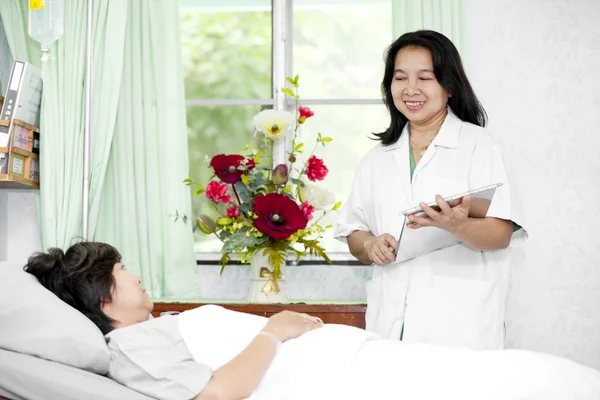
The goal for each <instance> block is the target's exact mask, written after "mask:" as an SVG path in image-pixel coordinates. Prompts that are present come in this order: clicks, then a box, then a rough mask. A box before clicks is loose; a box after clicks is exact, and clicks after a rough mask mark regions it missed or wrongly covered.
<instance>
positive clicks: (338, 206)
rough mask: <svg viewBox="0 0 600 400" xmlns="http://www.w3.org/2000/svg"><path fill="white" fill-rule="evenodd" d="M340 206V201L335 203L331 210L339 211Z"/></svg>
mask: <svg viewBox="0 0 600 400" xmlns="http://www.w3.org/2000/svg"><path fill="white" fill-rule="evenodd" d="M341 206H342V202H341V201H338V202H336V203H335V204H334V205H333V208H332V210H333V211H336V210H339V208H340V207H341Z"/></svg>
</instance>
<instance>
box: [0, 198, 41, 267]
mask: <svg viewBox="0 0 600 400" xmlns="http://www.w3.org/2000/svg"><path fill="white" fill-rule="evenodd" d="M41 250H42V240H41V234H40V226H39V222H38V207H37V201H36V192H35V191H33V190H5V189H0V261H6V260H8V261H16V262H24V261H26V260H27V258H28V257H29V256H30V255H31V254H32V253H34V252H36V251H41Z"/></svg>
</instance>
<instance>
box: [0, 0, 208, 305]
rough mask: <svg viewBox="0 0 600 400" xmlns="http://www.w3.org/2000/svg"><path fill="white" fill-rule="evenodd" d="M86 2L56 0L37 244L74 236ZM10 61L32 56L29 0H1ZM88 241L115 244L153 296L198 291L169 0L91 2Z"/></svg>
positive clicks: (179, 71) (175, 31) (173, 7)
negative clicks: (57, 28)
mask: <svg viewBox="0 0 600 400" xmlns="http://www.w3.org/2000/svg"><path fill="white" fill-rule="evenodd" d="M86 12H87V1H86V0H69V1H65V7H64V13H65V14H64V34H63V36H62V37H61V38H60V39H59V40H58V41H56V42H55V43H54V44H53V46H52V59H51V61H50V63H49V65H48V71H47V78H46V81H45V84H44V90H43V94H42V96H43V97H42V113H41V121H40V125H41V126H40V130H41V143H40V145H41V149H42V157H41V165H40V169H41V174H40V176H41V190H40V196H39V198H40V220H41V224H40V225H41V229H42V237H43V242H44V247H45V248H49V247H55V246H57V247H62V248H66V247H68V246H69V245H71V244H72V243H73V242H75V241H77V240H78V239H79V237H80V236H81V220H82V198H83V197H82V187H83V182H82V180H83V112H84V93H85V92H84V91H85V56H86V42H85V40H86ZM0 15H1V16H2V20H3V23H4V26H5V29H6V33H7V40H8V42H9V46H10V48H11V52H12V54H13V57H14V58H15V59H19V60H23V61H28V62H31V63H33V64H35V65H37V66H39V65H40V61H39V60H40V51H39V44H38V43H37V42H35V41H34V40H32V39H31V38H30V37H29V35H28V33H27V26H28V24H27V19H28V1H27V0H2V1H0ZM93 21H94V23H93V28H92V32H93V42H94V44H93V46H94V47H93V65H94V70H93V76H92V102H91V111H92V113H91V132H90V134H91V137H90V140H91V160H90V202H89V206H90V221H89V239H90V240H99V241H104V242H107V243H111V244H113V245H114V246H115V247H117V248H118V249H119V250H120V251H121V253H122V255H123V258H124V262H125V263H126V264H127V265H128V267H129V269H130V270H131V271H132V272H134V273H137V274H139V275H141V276H142V278H143V280H144V284H145V285H146V286H147V287H148V292H149V294H150V296H151V297H153V298H161V297H165V296H169V297H178V298H190V297H192V296H199V293H198V285H197V284H196V279H195V268H196V263H195V257H194V250H193V245H194V244H193V237H192V234H191V224H190V223H189V222H188V223H187V224H184V223H182V222H177V223H176V222H175V221H174V219H173V218H172V217H171V214H174V213H175V212H176V211H179V212H184V213H187V214H188V215H189V214H190V209H191V205H190V195H189V190H188V188H186V187H185V186H184V185H183V184H182V181H183V179H184V178H186V177H187V174H188V156H187V135H186V134H187V128H186V117H185V102H184V92H183V68H182V64H181V54H180V53H181V46H180V36H179V10H178V3H177V2H176V1H171V0H135V1H131V2H130V1H126V0H119V1H114V0H113V1H110V0H94V10H93Z"/></svg>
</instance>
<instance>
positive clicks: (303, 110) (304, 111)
mask: <svg viewBox="0 0 600 400" xmlns="http://www.w3.org/2000/svg"><path fill="white" fill-rule="evenodd" d="M298 113H299V114H300V116H299V117H298V123H299V124H303V123H304V121H306V118H310V117H312V116H313V115H315V113H314V112H312V110H311V109H310V108H308V107H298Z"/></svg>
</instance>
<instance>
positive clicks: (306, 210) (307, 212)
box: [300, 201, 315, 221]
mask: <svg viewBox="0 0 600 400" xmlns="http://www.w3.org/2000/svg"><path fill="white" fill-rule="evenodd" d="M300 209H301V210H302V213H303V214H304V216H305V217H306V219H307V220H308V221H310V220H311V219H312V217H313V212H314V211H315V208H314V207H313V206H311V205H310V204H308V201H305V202H304V203H302V204H301V205H300Z"/></svg>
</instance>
